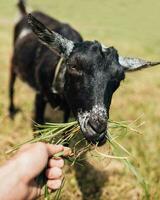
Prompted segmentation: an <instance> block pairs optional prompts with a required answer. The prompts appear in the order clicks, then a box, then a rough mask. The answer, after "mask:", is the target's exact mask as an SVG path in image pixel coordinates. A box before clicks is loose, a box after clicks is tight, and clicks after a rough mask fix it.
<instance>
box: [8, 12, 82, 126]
mask: <svg viewBox="0 0 160 200" xmlns="http://www.w3.org/2000/svg"><path fill="white" fill-rule="evenodd" d="M32 14H33V15H34V16H35V17H36V18H37V19H39V20H41V21H42V22H43V23H44V24H45V25H47V26H48V27H50V29H52V30H54V31H56V32H57V33H59V34H61V35H63V36H64V37H66V38H68V39H71V40H72V41H75V42H79V41H82V38H81V36H80V35H79V33H77V32H76V31H75V30H74V29H73V28H71V27H70V26H69V25H68V24H64V23H61V22H59V21H57V20H55V19H53V18H51V17H49V16H47V15H45V14H43V13H41V12H33V13H32ZM59 59H60V57H59V56H58V55H57V54H56V53H54V52H53V51H51V50H50V49H49V48H47V47H46V46H45V45H43V44H41V43H40V42H39V41H38V39H37V37H36V36H35V35H34V33H33V32H32V31H31V29H30V27H29V25H28V23H27V19H26V16H24V17H22V19H21V20H20V21H19V22H18V23H17V24H16V26H15V30H14V53H13V57H12V62H11V78H10V98H11V103H10V108H9V110H10V113H11V115H12V114H14V112H15V108H14V103H13V94H14V90H13V87H14V82H15V79H16V76H17V75H18V76H19V77H20V78H21V79H22V80H23V81H24V82H26V83H27V84H28V85H30V86H31V87H32V88H33V89H34V90H35V91H36V92H37V97H36V103H35V107H37V108H36V109H35V110H38V109H40V110H41V111H42V112H41V114H35V121H36V122H37V123H43V113H44V108H45V104H46V102H49V103H50V104H51V106H52V107H55V106H60V107H61V108H62V109H63V110H64V111H65V112H68V110H69V107H68V105H67V103H66V100H65V98H64V96H63V94H53V92H52V82H53V78H54V73H55V69H56V66H57V64H58V61H59ZM42 102H43V103H42ZM40 104H41V105H40ZM42 104H43V105H42ZM38 107H39V108H38ZM41 107H44V108H43V109H42V108H41ZM37 112H40V111H37ZM37 115H39V116H37ZM40 115H41V116H40ZM67 118H68V117H67ZM67 118H66V119H64V121H67Z"/></svg>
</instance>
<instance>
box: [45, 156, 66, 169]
mask: <svg viewBox="0 0 160 200" xmlns="http://www.w3.org/2000/svg"><path fill="white" fill-rule="evenodd" d="M63 166H64V160H63V159H62V158H59V159H54V158H52V159H50V160H49V162H48V167H59V168H62V167H63Z"/></svg>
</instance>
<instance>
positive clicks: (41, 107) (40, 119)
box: [33, 93, 47, 129]
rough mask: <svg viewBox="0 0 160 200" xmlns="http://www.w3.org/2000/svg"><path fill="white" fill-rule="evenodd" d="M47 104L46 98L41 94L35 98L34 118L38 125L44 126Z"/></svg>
mask: <svg viewBox="0 0 160 200" xmlns="http://www.w3.org/2000/svg"><path fill="white" fill-rule="evenodd" d="M46 103H47V102H46V100H45V99H44V96H43V95H42V94H41V93H37V94H36V97H35V116H34V121H35V123H37V124H44V112H45V108H46ZM33 128H34V127H33ZM34 129H35V128H34Z"/></svg>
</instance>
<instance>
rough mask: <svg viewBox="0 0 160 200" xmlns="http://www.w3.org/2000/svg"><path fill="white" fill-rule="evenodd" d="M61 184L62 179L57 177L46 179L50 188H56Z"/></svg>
mask: <svg viewBox="0 0 160 200" xmlns="http://www.w3.org/2000/svg"><path fill="white" fill-rule="evenodd" d="M61 184H62V180H61V179H58V180H48V181H47V186H48V187H49V188H50V189H51V190H57V189H59V188H60V187H61Z"/></svg>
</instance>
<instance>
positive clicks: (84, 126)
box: [79, 118, 107, 146]
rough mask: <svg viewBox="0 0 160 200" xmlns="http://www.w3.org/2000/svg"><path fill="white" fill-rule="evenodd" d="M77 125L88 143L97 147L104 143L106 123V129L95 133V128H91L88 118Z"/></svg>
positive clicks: (105, 139)
mask: <svg viewBox="0 0 160 200" xmlns="http://www.w3.org/2000/svg"><path fill="white" fill-rule="evenodd" d="M79 123H80V128H81V131H82V133H83V135H84V137H85V138H86V140H87V141H88V142H90V143H92V144H97V145H98V146H101V145H103V144H105V143H106V141H107V122H106V127H105V128H104V129H103V130H101V131H100V132H97V131H96V130H95V128H94V127H93V126H92V124H90V122H89V118H86V119H85V120H83V121H79Z"/></svg>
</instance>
